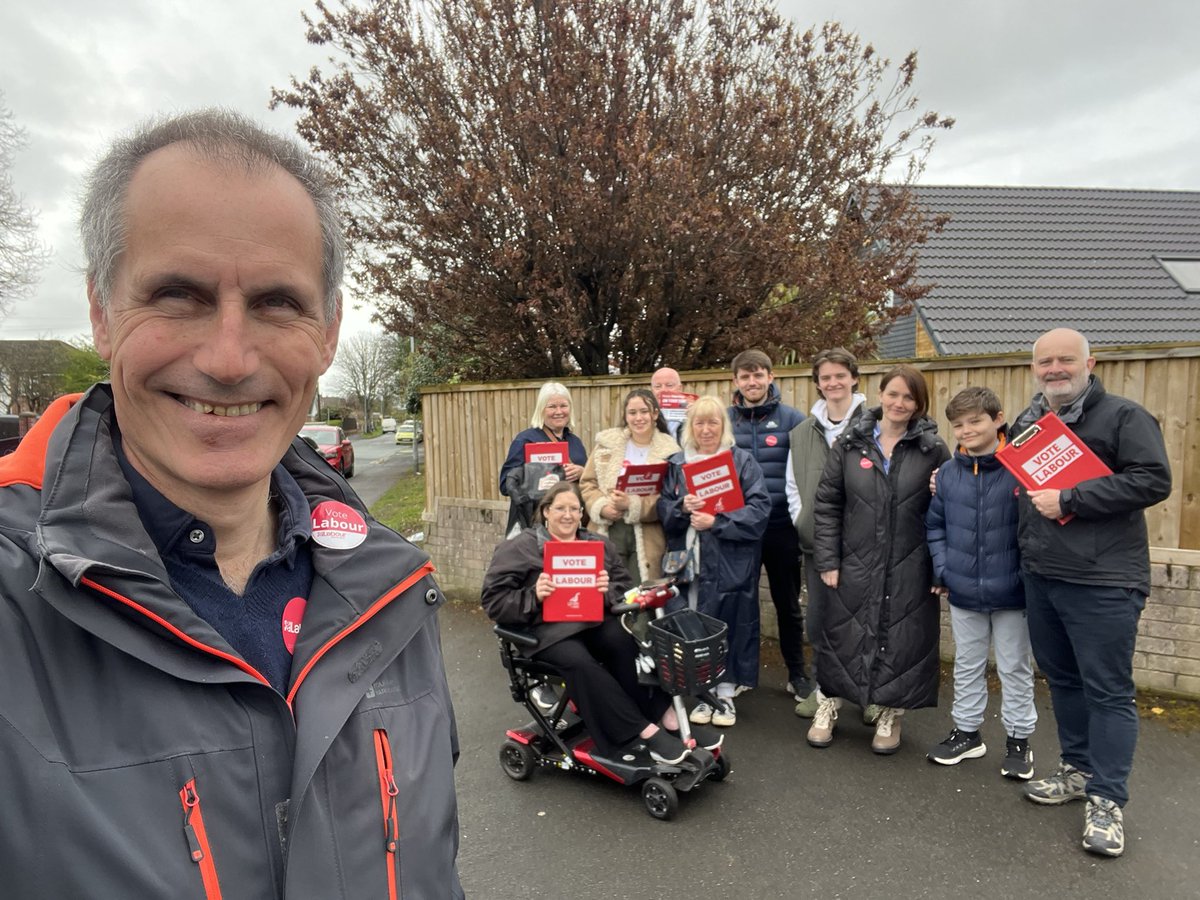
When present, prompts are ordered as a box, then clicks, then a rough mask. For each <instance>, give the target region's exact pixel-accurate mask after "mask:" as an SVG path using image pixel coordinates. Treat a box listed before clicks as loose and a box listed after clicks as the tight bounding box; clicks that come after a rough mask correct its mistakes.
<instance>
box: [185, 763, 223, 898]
mask: <svg viewBox="0 0 1200 900" xmlns="http://www.w3.org/2000/svg"><path fill="white" fill-rule="evenodd" d="M179 801H180V803H182V804H183V833H184V835H186V837H187V843H188V852H189V853H190V855H191V857H192V862H194V863H196V865H198V866H199V867H200V879H201V880H202V881H203V883H204V897H205V900H221V883H220V881H219V880H218V879H217V864H216V862H215V861H214V860H213V855H212V847H211V846H209V843H208V831H207V830H206V829H205V827H204V812H203V811H202V810H201V808H200V794H199V793H198V792H197V791H196V779H195V778H193V779H191V780H190V781H188V783H187V784H185V785H184V786H183V789H182V790H181V791H180V792H179Z"/></svg>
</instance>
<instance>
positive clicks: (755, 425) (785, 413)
mask: <svg viewBox="0 0 1200 900" xmlns="http://www.w3.org/2000/svg"><path fill="white" fill-rule="evenodd" d="M774 381H775V376H774V375H773V374H772V373H771V358H770V357H769V356H767V354H765V353H763V352H762V351H761V350H744V351H742V352H741V353H739V354H738V355H737V356H735V357H734V359H733V384H734V394H733V405H732V406H730V407H729V418H730V420H731V421H732V422H733V436H734V440H735V441H736V442H737V445H738V446H739V447H741V448H742V449H743V450H746V451H748V452H749V453H750V454H751V455H753V456H754V458H755V459H756V460H757V461H758V464H759V466H760V467H761V468H762V470H763V478H764V479H765V481H766V484H767V493H768V494H770V496H771V518H770V520H769V521H768V522H767V531H766V534H764V535H763V540H762V562H763V565H764V566H766V569H767V583H768V584H769V585H770V588H771V602H772V603H774V604H775V614H776V616H777V617H778V621H779V650H780V652H781V653H782V654H783V661H784V664H785V665H786V666H787V670H788V691H789V692H790V693H792V694H793V695H795V697H796V699H797V700H801V699H803V698H804V697H807V696H808V695H809V694H810V693H812V684H811V683H810V682H809V680H808V675H807V673H806V672H805V667H804V618H803V614H802V613H801V612H800V541H799V539H798V537H797V535H796V528H795V526H794V525H793V524H792V517H791V516H790V515H789V514H788V504H787V471H788V448H789V446H790V444H789V437H790V435H791V431H792V429H793V428H795V427H796V426H797V425H799V424H800V422H801V421H802V420H803V419H804V413H802V412H800V410H798V409H795V408H793V407H791V406H788V405H787V404H786V403H783V402H781V398H780V395H779V388H777V387H775V385H774V383H773V382H774Z"/></svg>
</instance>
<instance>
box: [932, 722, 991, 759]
mask: <svg viewBox="0 0 1200 900" xmlns="http://www.w3.org/2000/svg"><path fill="white" fill-rule="evenodd" d="M985 753H987V744H985V743H984V742H983V738H981V737H980V736H979V732H978V731H962V730H960V729H958V728H955V729H954V730H953V731H951V732H950V734H949V736H948V737H947V738H946V739H945V740H944V741H942V742H941V743H940V744H938V745H937V746H936V747H934V748H933V749H932V750H930V751H929V752H928V753H926V754H925V758H926V759H928V760H929V761H930V762H935V763H938V764H939V765H943V766H957V765H958V764H959V763H960V762H962V761H963V760H964V759H978V758H979V757H981V756H983V755H984V754H985Z"/></svg>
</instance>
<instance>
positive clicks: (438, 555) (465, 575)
mask: <svg viewBox="0 0 1200 900" xmlns="http://www.w3.org/2000/svg"><path fill="white" fill-rule="evenodd" d="M425 518H426V522H427V526H428V527H427V528H426V529H425V550H426V551H427V552H428V553H429V555H430V556H432V557H433V564H434V566H435V567H436V568H437V572H438V574H437V579H438V584H439V585H440V586H441V588H442V590H443V591H444V592H445V594H446V596H447V597H449V598H450V599H452V600H463V601H468V602H471V603H478V602H479V587H480V585H482V584H483V574H484V572H486V571H487V567H488V563H489V562H491V559H492V551H493V550H495V549H496V545H497V544H498V543H500V541H501V540H502V539H503V537H504V523H505V522H507V521H508V501H507V500H462V499H458V498H455V497H438V498H437V499H436V500H435V501H434V506H433V512H432V514H429V513H426V516H425Z"/></svg>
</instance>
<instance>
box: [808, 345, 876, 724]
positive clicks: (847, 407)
mask: <svg viewBox="0 0 1200 900" xmlns="http://www.w3.org/2000/svg"><path fill="white" fill-rule="evenodd" d="M812 380H813V384H814V385H815V386H816V388H817V393H818V394H819V395H820V396H819V399H818V400H817V402H816V403H814V404H813V406H812V410H811V411H810V412H809V415H808V417H807V418H805V419H804V421H803V422H801V423H800V424H799V425H797V426H796V427H795V428H793V429H792V432H791V436H790V442H789V443H790V447H791V449H790V452H789V453H788V463H787V501H788V513H789V514H790V515H791V517H792V522H793V524H795V526H796V531H797V532H799V534H800V552H801V555H802V558H803V560H804V565H803V567H804V587H805V590H806V591H807V592H808V616H807V619H808V629H807V630H808V642H809V646H810V647H811V646H813V643H812V641H813V637H814V636H815V635H816V634H817V633H818V632H819V631H820V626H821V619H820V616H821V598H822V597H823V596H824V593H825V585H824V584H823V583H822V581H821V577H820V575H818V574H817V570H816V566H814V565H813V555H812V554H813V508H814V499H815V498H816V495H817V484H818V483H820V481H821V470H822V469H823V468H825V459H826V458H827V457H828V456H829V448H830V447H832V446H833V442H834V441H836V440H837V439H838V435H840V434H841V433H842V432H843V431H845V429H846V426H847V425H849V424H850V422H851V421H852V420H853V419H855V418H857V417H858V414H859V413H860V412H861V411H862V408H863V404H864V403H865V402H866V399H867V398H866V395H865V394H860V393H858V360H857V359H856V358H855V356H854V354H853V353H851V352H850V351H849V350H846V349H844V348H842V347H833V348H831V349H829V350H822V351H821V352H820V353H818V354H817V355H816V358H814V359H813V363H812ZM813 656H814V658H813V661H812V662H813V679H812V680H813V690H812V692H811V693H809V694H808V696H806V697H797V698H796V700H797V701H798V702H797V703H796V715H798V716H800V717H801V718H805V719H811V718H812V717H813V714H814V713H815V712H816V711H817V702H818V701H817V689H816V683H817V673H816V662H817V661H816V654H814V655H813ZM867 720H868V724H870V723H871V722H872V721H873V718H872V716H871V715H870V714H869V713H868V716H867Z"/></svg>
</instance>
